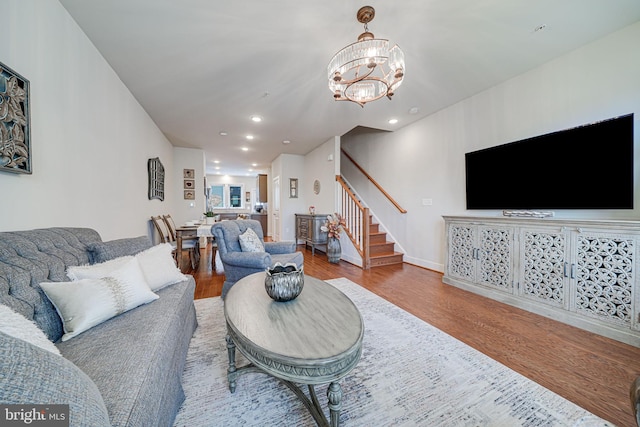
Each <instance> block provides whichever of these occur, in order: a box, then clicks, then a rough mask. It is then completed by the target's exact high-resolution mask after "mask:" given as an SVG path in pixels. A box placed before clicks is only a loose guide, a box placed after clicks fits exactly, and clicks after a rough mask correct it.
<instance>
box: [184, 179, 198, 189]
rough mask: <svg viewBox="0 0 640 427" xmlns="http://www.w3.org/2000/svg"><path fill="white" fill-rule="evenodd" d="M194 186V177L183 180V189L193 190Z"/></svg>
mask: <svg viewBox="0 0 640 427" xmlns="http://www.w3.org/2000/svg"><path fill="white" fill-rule="evenodd" d="M195 187H196V180H195V179H185V180H184V189H185V190H193V189H194V188H195Z"/></svg>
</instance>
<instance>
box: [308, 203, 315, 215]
mask: <svg viewBox="0 0 640 427" xmlns="http://www.w3.org/2000/svg"><path fill="white" fill-rule="evenodd" d="M315 213H316V207H315V206H313V205H311V206H309V214H310V215H314V214H315Z"/></svg>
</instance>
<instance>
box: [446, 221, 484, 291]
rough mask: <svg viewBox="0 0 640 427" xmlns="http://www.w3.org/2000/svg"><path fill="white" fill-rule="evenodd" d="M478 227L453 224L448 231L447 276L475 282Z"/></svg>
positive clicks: (466, 224)
mask: <svg viewBox="0 0 640 427" xmlns="http://www.w3.org/2000/svg"><path fill="white" fill-rule="evenodd" d="M476 236H477V226H476V225H474V224H468V223H451V224H449V227H448V229H447V239H448V245H447V248H448V255H447V258H448V259H447V275H448V276H451V277H454V278H457V279H462V280H468V281H471V282H475V278H476V249H477V248H476V243H477V237H476Z"/></svg>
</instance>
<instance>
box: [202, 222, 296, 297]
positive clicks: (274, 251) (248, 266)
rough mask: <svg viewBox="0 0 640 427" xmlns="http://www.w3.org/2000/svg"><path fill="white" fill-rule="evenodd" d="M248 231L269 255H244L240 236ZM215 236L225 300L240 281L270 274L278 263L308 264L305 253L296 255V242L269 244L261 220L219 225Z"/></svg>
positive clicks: (256, 253)
mask: <svg viewBox="0 0 640 427" xmlns="http://www.w3.org/2000/svg"><path fill="white" fill-rule="evenodd" d="M248 228H251V229H253V231H255V233H256V234H257V235H258V237H259V238H260V240H261V241H262V243H263V244H264V249H265V251H266V252H242V247H241V246H240V235H241V234H242V233H244V232H245V231H247V229H248ZM211 234H213V235H214V237H215V239H216V243H217V244H218V252H219V253H220V260H221V261H222V265H223V266H224V274H225V281H224V285H222V299H224V298H225V297H226V296H227V292H229V289H231V287H232V286H233V285H234V284H235V283H236V282H237V281H238V280H240V279H242V278H243V277H245V276H248V275H249V274H253V273H257V272H260V271H266V269H267V268H269V267H271V266H272V265H274V264H275V263H276V262H280V263H281V264H283V265H284V264H287V263H295V264H296V266H297V267H298V268H300V267H302V264H303V262H304V257H303V255H302V252H296V242H293V241H292V242H265V241H264V234H263V232H262V226H261V225H260V222H259V221H255V220H251V219H242V220H241V219H239V220H231V221H221V222H217V223H215V224H213V225H212V226H211Z"/></svg>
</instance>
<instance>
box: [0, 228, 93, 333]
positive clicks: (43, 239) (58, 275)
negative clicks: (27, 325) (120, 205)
mask: <svg viewBox="0 0 640 427" xmlns="http://www.w3.org/2000/svg"><path fill="white" fill-rule="evenodd" d="M101 241H102V240H101V238H100V235H99V234H98V232H96V231H95V230H92V229H89V228H44V229H38V230H29V231H9V232H1V233H0V303H2V304H4V305H7V306H9V307H11V308H13V309H14V310H15V311H17V312H18V313H21V314H22V315H24V316H25V317H26V318H28V319H31V320H33V321H34V322H36V324H37V325H38V326H39V327H40V328H41V329H42V330H43V331H44V332H45V333H46V334H47V336H48V337H49V339H51V340H52V341H57V340H58V339H60V337H61V336H62V334H63V330H62V322H61V321H60V318H59V317H58V314H57V313H56V310H55V308H54V307H53V305H52V304H51V302H49V299H48V298H47V297H46V295H45V294H44V292H43V291H42V289H41V288H40V283H41V282H59V281H66V280H68V279H67V276H66V273H65V272H66V269H67V267H68V266H72V265H84V264H89V263H91V261H92V260H91V259H90V252H89V251H88V250H87V247H88V246H89V245H91V244H92V243H96V242H101Z"/></svg>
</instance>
